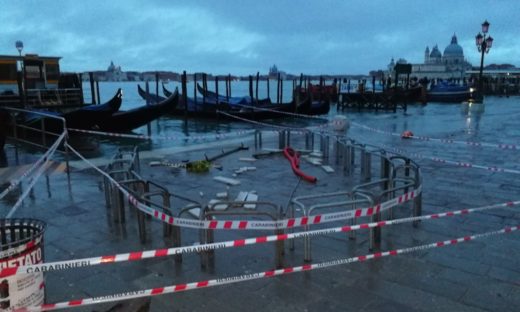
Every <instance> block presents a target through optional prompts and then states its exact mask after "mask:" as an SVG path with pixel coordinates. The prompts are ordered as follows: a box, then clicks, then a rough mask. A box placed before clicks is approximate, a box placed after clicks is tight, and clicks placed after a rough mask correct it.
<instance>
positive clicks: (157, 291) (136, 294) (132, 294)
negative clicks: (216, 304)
mask: <svg viewBox="0 0 520 312" xmlns="http://www.w3.org/2000/svg"><path fill="white" fill-rule="evenodd" d="M519 228H520V226H511V227H505V228H503V229H501V230H496V231H489V232H484V233H480V234H474V235H469V236H463V237H459V238H455V239H450V240H445V241H438V242H434V243H430V244H423V245H418V246H413V247H408V248H401V249H393V250H390V251H384V252H376V253H372V254H367V255H361V256H355V257H351V258H343V259H337V260H331V261H325V262H320V263H314V264H305V265H302V266H295V267H286V268H282V269H278V270H270V271H264V272H255V273H249V274H243V275H237V276H230V277H225V278H219V279H212V280H205V281H199V282H192V283H186V284H176V285H171V286H165V287H156V288H149V289H144V290H135V291H127V292H123V293H117V294H112V295H105V296H99V297H91V298H83V299H76V300H70V301H63V302H58V303H49V304H43V305H41V306H37V307H25V308H21V309H17V310H14V309H13V310H14V311H49V310H56V309H63V308H71V307H79V306H86V305H92V304H98V303H108V302H115V301H121V300H128V299H136V298H142V297H151V296H157V295H163V294H168V293H177V292H181V291H187V290H194V289H200V288H207V287H213V286H220V285H228V284H235V283H239V282H244V281H251V280H256V279H261V278H269V277H273V276H279V275H286V274H289V273H296V272H304V271H311V270H316V269H324V268H328V267H333V266H338V265H343V264H350V263H355V262H364V261H368V260H373V259H379V258H383V257H388V256H397V255H403V254H408V253H412V252H417V251H425V250H428V249H434V248H440V247H444V246H450V245H456V244H459V243H465V242H469V241H472V240H476V239H482V238H485V237H489V236H493V235H499V234H506V233H511V232H514V231H517V230H518V229H519ZM13 310H11V311H13Z"/></svg>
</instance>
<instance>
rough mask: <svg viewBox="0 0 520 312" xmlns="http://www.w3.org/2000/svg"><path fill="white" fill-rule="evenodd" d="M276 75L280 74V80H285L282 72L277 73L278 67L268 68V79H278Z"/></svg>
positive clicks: (284, 74)
mask: <svg viewBox="0 0 520 312" xmlns="http://www.w3.org/2000/svg"><path fill="white" fill-rule="evenodd" d="M278 74H280V78H281V79H284V80H285V78H286V76H287V74H286V73H285V72H284V71H279V70H278V67H276V64H275V65H273V66H272V67H270V68H269V78H270V79H278Z"/></svg>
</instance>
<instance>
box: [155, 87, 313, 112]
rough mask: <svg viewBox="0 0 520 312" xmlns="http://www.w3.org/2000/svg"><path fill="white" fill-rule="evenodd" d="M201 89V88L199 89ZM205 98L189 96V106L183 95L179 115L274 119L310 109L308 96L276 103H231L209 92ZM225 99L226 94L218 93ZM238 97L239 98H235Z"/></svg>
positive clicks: (265, 101)
mask: <svg viewBox="0 0 520 312" xmlns="http://www.w3.org/2000/svg"><path fill="white" fill-rule="evenodd" d="M199 91H201V90H199ZM163 92H164V94H165V95H166V94H168V92H169V91H168V90H167V89H166V88H165V87H164V86H163ZM207 95H209V96H208V97H205V98H203V99H202V98H198V99H196V100H195V99H193V98H189V97H188V98H187V107H186V105H184V99H183V98H182V97H181V99H180V100H179V105H178V106H177V110H176V114H177V115H180V116H182V115H186V116H189V117H202V118H223V119H252V120H261V119H273V118H279V117H287V116H288V114H287V113H307V112H308V111H309V109H310V102H309V99H308V98H304V99H302V100H299V98H297V99H296V100H294V101H292V102H290V103H281V104H274V103H271V101H270V100H263V101H259V102H254V103H246V104H236V102H235V104H230V103H228V102H226V101H220V100H219V101H217V100H216V98H217V94H216V93H213V94H207ZM218 97H219V98H221V99H223V98H225V97H224V96H221V95H218ZM235 99H238V98H235Z"/></svg>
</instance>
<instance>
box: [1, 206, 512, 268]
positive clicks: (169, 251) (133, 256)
mask: <svg viewBox="0 0 520 312" xmlns="http://www.w3.org/2000/svg"><path fill="white" fill-rule="evenodd" d="M517 205H520V200H519V201H514V202H506V203H501V204H495V205H488V206H483V207H476V208H467V209H461V210H455V211H447V212H443V213H435V214H430V215H426V216H417V217H408V218H401V219H394V220H387V221H378V222H371V223H363V224H357V225H350V226H341V227H335V228H327V229H320V230H312V231H303V232H298V233H288V234H278V235H268V236H260V237H253V238H246V239H237V240H231V241H224V242H218V243H211V244H204V245H194V246H184V247H173V248H164V249H154V250H146V251H134V252H129V253H123V254H116V255H105V256H98V257H91V258H83V259H74V260H67V261H57V262H46V263H40V264H35V265H27V266H18V267H14V268H2V269H1V270H0V278H3V277H7V276H11V275H16V274H26V273H34V272H51V271H58V270H65V269H73V268H80V267H86V266H94V265H100V264H108V263H118V262H128V261H138V260H143V259H150V258H160V257H166V256H172V255H178V254H187V253H194V252H203V251H209V250H216V249H223V248H235V247H242V246H246V245H256V244H263V243H268V242H276V241H282V240H288V239H297V238H303V237H313V236H318V235H328V234H333V233H341V232H351V231H357V230H360V229H370V228H375V227H383V226H390V225H397V224H403V223H411V222H416V221H424V220H436V219H441V218H445V217H454V216H460V215H466V214H470V213H475V212H481V211H486V210H492V209H498V208H508V207H513V206H517Z"/></svg>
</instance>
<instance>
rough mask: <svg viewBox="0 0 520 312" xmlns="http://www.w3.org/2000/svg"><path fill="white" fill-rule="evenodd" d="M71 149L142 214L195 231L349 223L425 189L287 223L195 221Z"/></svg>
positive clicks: (398, 202) (385, 208)
mask: <svg viewBox="0 0 520 312" xmlns="http://www.w3.org/2000/svg"><path fill="white" fill-rule="evenodd" d="M68 147H69V148H70V150H71V151H72V152H73V153H75V154H76V155H77V156H78V157H80V158H81V159H82V160H83V161H85V162H86V163H87V164H89V165H90V166H91V167H92V168H93V169H95V170H96V171H98V172H99V173H100V174H102V175H103V176H105V177H106V178H107V179H108V180H109V181H110V183H112V184H113V185H115V186H116V187H118V188H119V190H120V191H121V193H122V194H123V196H124V197H125V198H126V199H127V200H128V201H129V202H130V203H131V204H132V205H133V206H135V207H137V208H138V209H139V210H141V211H142V212H144V213H146V214H148V215H150V216H152V217H153V218H155V219H157V220H160V221H162V222H164V223H168V224H171V225H176V226H179V227H186V228H193V229H222V230H277V229H288V228H295V227H300V226H305V225H312V224H321V223H327V222H334V221H341V220H348V219H353V218H360V217H367V216H372V215H374V214H376V213H379V212H382V211H385V210H388V209H390V208H392V207H395V206H397V205H400V204H402V203H405V202H407V201H409V200H412V199H413V198H415V197H416V196H418V195H419V194H420V193H421V190H422V188H421V187H418V188H417V189H414V190H412V191H411V192H408V193H405V194H403V195H400V196H398V197H395V198H393V199H391V200H388V201H386V202H383V203H381V204H378V205H376V206H374V207H368V208H359V209H355V210H349V211H341V212H333V213H327V214H321V215H314V216H309V217H307V216H306V217H299V218H291V219H284V220H277V221H271V220H265V221H250V220H194V219H186V218H176V217H173V216H171V215H168V214H166V213H164V212H162V211H159V210H156V209H154V208H152V207H150V206H147V205H145V204H143V203H141V202H140V201H139V200H138V199H137V198H135V197H134V196H132V195H131V194H130V193H129V192H128V191H126V189H125V188H123V187H122V186H121V185H119V184H118V183H117V181H115V180H114V179H113V178H112V177H110V176H109V175H108V174H107V173H106V172H104V171H103V170H101V169H99V168H98V167H96V166H95V165H94V164H92V163H91V162H89V161H88V160H87V159H86V158H84V157H83V156H82V155H81V154H80V153H78V152H77V151H76V150H75V149H74V148H73V147H71V146H70V145H68Z"/></svg>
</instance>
